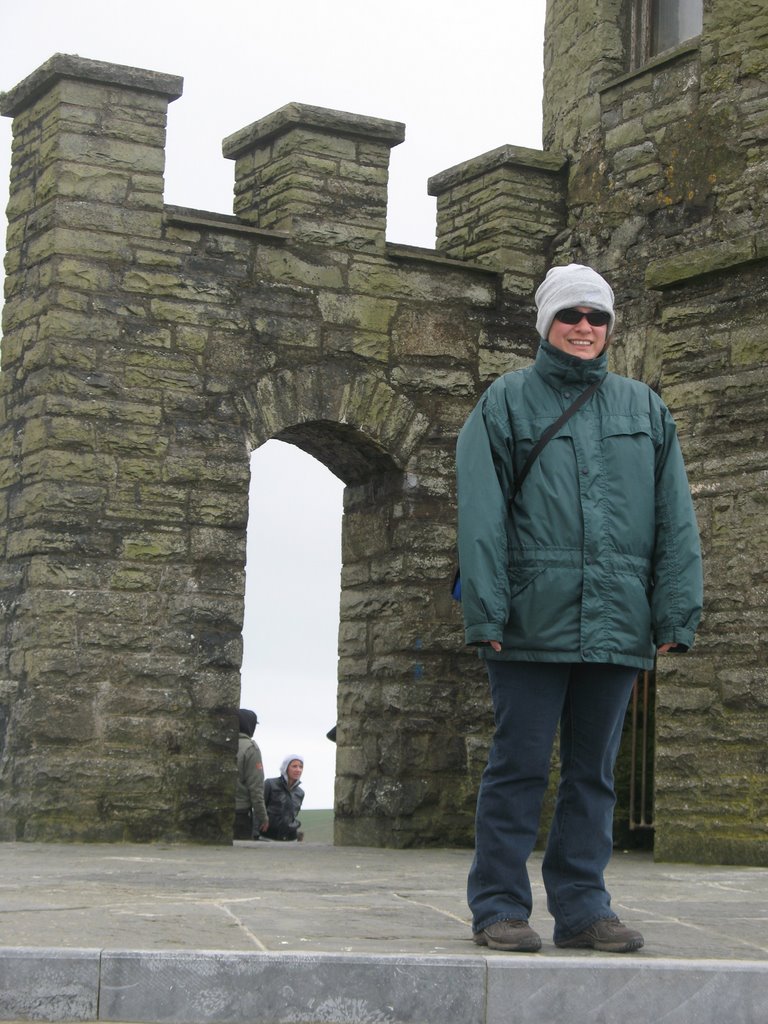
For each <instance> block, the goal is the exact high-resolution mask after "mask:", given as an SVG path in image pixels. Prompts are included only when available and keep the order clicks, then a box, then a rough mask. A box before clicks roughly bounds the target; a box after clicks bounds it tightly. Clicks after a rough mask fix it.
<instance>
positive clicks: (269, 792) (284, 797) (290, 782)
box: [264, 754, 304, 841]
mask: <svg viewBox="0 0 768 1024" xmlns="http://www.w3.org/2000/svg"><path fill="white" fill-rule="evenodd" d="M303 771H304V758H303V757H299V755H298V754H289V755H288V757H286V758H285V759H284V760H283V763H282V764H281V765H280V775H279V776H278V777H277V778H275V779H267V781H266V782H265V783H264V802H265V803H266V805H267V817H268V818H269V828H268V829H267V831H266V832H265V833H264V835H265V837H266V838H267V839H281V840H294V839H298V840H299V841H300V840H302V839H303V838H304V833H303V832H300V831H299V829H300V827H301V822H300V821H299V820H298V817H297V815H298V813H299V811H300V810H301V805H302V802H303V800H304V790H303V789H302V788H301V786H300V785H299V779H300V778H301V775H302V772H303Z"/></svg>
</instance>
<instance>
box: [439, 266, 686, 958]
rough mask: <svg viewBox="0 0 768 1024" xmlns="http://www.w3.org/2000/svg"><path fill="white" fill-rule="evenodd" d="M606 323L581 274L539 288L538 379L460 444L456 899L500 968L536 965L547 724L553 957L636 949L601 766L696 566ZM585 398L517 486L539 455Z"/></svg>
mask: <svg viewBox="0 0 768 1024" xmlns="http://www.w3.org/2000/svg"><path fill="white" fill-rule="evenodd" d="M613 304H614V297H613V291H612V290H611V288H610V286H609V285H608V283H607V282H606V281H605V280H604V279H603V278H602V277H601V276H600V275H599V274H598V273H596V272H595V271H594V270H592V269H591V268H589V267H585V266H581V265H579V264H571V265H570V266H567V267H556V268H554V269H552V270H550V271H549V273H548V274H547V276H546V278H545V280H544V282H543V283H542V284H541V286H540V287H539V289H538V290H537V292H536V306H537V310H538V316H537V321H536V326H537V328H538V331H539V336H540V338H541V342H540V346H539V350H538V353H537V356H536V360H535V362H534V364H533V365H532V366H530V367H527V368H526V369H524V370H519V371H516V372H513V373H507V374H504V375H503V376H502V377H500V378H499V379H498V380H496V381H495V382H494V383H493V384H492V385H491V386H490V387H489V388H488V390H487V391H486V393H485V394H484V395H483V397H482V399H481V400H480V402H479V403H478V405H477V406H476V408H475V409H474V411H473V412H472V413H471V415H470V416H469V418H468V420H467V422H466V424H465V425H464V427H463V429H462V431H461V433H460V435H459V441H458V447H457V471H458V504H459V561H460V564H461V587H462V607H463V612H464V623H465V639H466V642H467V643H468V644H471V645H475V646H477V647H478V649H479V653H480V655H481V657H483V658H485V659H486V661H487V670H488V676H489V679H490V687H491V696H492V700H493V706H494V715H495V723H496V730H495V734H494V738H493V744H492V747H491V751H490V754H489V759H488V765H487V767H486V769H485V772H484V773H483V778H482V782H481V786H480V793H479V796H478V804H477V820H476V847H475V858H474V861H473V864H472V868H471V871H470V875H469V882H468V898H469V905H470V908H471V910H472V914H473V931H474V939H475V941H476V942H477V943H479V944H481V945H488V946H490V947H492V948H494V949H504V950H510V951H519V952H535V951H536V950H538V949H539V948H540V947H541V939H540V937H539V936H538V935H537V934H536V932H535V931H534V930H533V929H532V928H531V927H530V926H529V924H528V918H529V915H530V913H531V906H532V900H531V887H530V882H529V879H528V873H527V868H526V862H527V860H528V857H529V855H530V853H531V852H532V850H533V848H534V844H535V842H536V836H537V831H538V825H539V817H540V813H541V805H542V800H543V797H544V793H545V791H546V787H547V780H548V775H549V766H550V756H551V750H552V744H553V741H554V736H555V732H556V729H557V727H558V725H559V726H560V782H559V788H558V793H557V801H556V807H555V812H554V816H553V821H552V825H551V829H550V832H549V837H548V842H547V846H546V851H545V855H544V860H543V865H542V873H543V878H544V885H545V888H546V892H547V906H548V909H549V912H550V913H551V914H552V916H553V918H554V921H555V925H554V941H555V945H557V946H561V947H587V948H593V949H597V950H601V951H603V952H631V951H634V950H637V949H639V948H640V947H641V946H642V945H643V937H642V935H641V934H640V933H639V932H637V931H635V930H633V929H631V928H627V927H626V926H625V925H623V924H622V923H621V921H620V920H619V919H618V918H617V916H616V915H615V914H614V913H613V911H612V910H611V903H610V895H609V893H608V891H607V890H606V888H605V882H604V879H603V871H604V869H605V867H606V865H607V863H608V861H609V859H610V856H611V849H612V824H613V806H614V803H615V794H614V788H613V767H614V763H615V760H616V755H617V752H618V748H619V742H620V739H621V732H622V725H623V721H624V716H625V712H626V708H627V703H628V701H629V697H630V694H631V690H632V684H633V682H634V679H635V677H636V675H637V672H638V670H640V669H650V668H652V667H653V664H654V658H655V654H656V652H657V651H658V652H660V653H666V652H667V651H677V652H682V651H686V650H688V648H689V647H690V646H691V645H692V643H693V639H694V632H695V630H696V627H697V624H698V621H699V616H700V613H701V604H702V577H701V554H700V548H699V537H698V531H697V527H696V519H695V516H694V512H693V505H692V501H691V496H690V490H689V487H688V482H687V478H686V474H685V468H684V465H683V460H682V455H681V452H680V446H679V444H678V440H677V433H676V429H675V424H674V421H673V420H672V417H671V415H670V413H669V411H668V410H667V408H666V406H665V405H664V403H663V402H662V401H661V400H660V399H659V397H658V396H657V395H656V394H655V393H654V392H653V391H651V389H650V388H648V387H647V386H646V385H645V384H643V383H640V382H639V381H635V380H630V379H628V378H626V377H621V376H618V375H616V374H613V373H608V372H607V356H606V351H605V350H606V346H607V344H608V340H609V338H610V335H611V332H612V330H613V327H614V323H615V314H614V308H613ZM588 389H590V390H589V394H588V395H584V392H587V390H588ZM582 395H584V397H585V398H586V399H587V400H586V401H585V402H584V404H583V405H582V406H581V407H579V408H577V409H575V410H570V417H569V418H567V420H566V421H565V422H564V423H562V425H561V426H560V427H559V429H558V430H557V432H556V433H555V434H554V435H553V436H552V437H551V439H550V440H549V441H548V442H546V444H545V445H544V446H543V447H541V448H540V449H539V450H538V452H537V455H536V456H534V461H532V462H530V463H529V465H528V466H527V467H526V471H525V472H526V473H527V475H525V474H523V467H524V466H525V463H526V460H527V458H528V456H529V455H530V454H531V452H532V449H533V448H534V446H535V444H536V442H537V440H538V439H539V438H540V437H541V435H542V434H543V433H544V431H545V430H546V428H547V427H549V426H551V425H552V423H553V422H554V421H556V420H558V418H559V417H560V416H561V415H562V414H563V413H565V412H566V410H569V407H571V406H572V405H573V403H574V401H575V400H577V399H579V398H580V396H582ZM522 475H525V479H524V480H522ZM516 484H519V485H520V488H519V491H517V490H516Z"/></svg>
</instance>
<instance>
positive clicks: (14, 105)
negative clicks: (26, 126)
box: [0, 53, 184, 117]
mask: <svg viewBox="0 0 768 1024" xmlns="http://www.w3.org/2000/svg"><path fill="white" fill-rule="evenodd" d="M62 78H71V79H77V80H79V81H86V82H87V81H90V82H100V83H102V84H105V85H117V86H122V87H123V88H125V89H137V90H139V91H140V92H151V93H156V94H158V95H161V96H167V97H168V100H169V102H170V101H173V100H175V99H178V97H179V96H181V93H182V89H183V84H184V79H183V78H180V77H179V76H178V75H166V74H161V73H159V72H157V71H145V70H144V69H143V68H132V67H128V66H126V65H123V64H110V63H109V62H107V61H101V60H88V59H87V58H85V57H77V56H75V55H72V54H67V53H55V54H54V55H53V56H52V57H51V58H50V59H49V60H47V61H46V62H45V63H44V64H41V65H40V67H39V68H37V70H35V71H33V72H32V74H31V75H28V76H27V78H25V79H24V80H23V81H21V82H19V84H18V85H17V86H15V87H14V88H13V89H11V90H9V91H8V92H5V93H0V114H3V115H4V116H5V117H15V116H16V115H17V114H20V113H21V112H22V111H23V110H26V108H27V107H28V106H30V104H31V103H33V102H34V101H35V100H36V99H38V98H39V97H40V96H42V95H43V94H44V93H46V92H47V91H48V90H49V89H50V88H51V87H52V86H53V85H55V84H56V82H58V81H60V80H61V79H62Z"/></svg>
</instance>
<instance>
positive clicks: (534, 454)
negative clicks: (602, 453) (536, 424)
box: [509, 380, 600, 508]
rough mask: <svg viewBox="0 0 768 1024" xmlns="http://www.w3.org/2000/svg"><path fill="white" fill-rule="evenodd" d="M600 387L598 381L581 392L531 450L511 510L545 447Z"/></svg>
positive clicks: (517, 485)
mask: <svg viewBox="0 0 768 1024" xmlns="http://www.w3.org/2000/svg"><path fill="white" fill-rule="evenodd" d="M599 387H600V381H599V380H596V381H594V382H593V383H592V384H590V385H589V387H588V388H585V390H584V391H582V392H581V394H580V395H579V397H578V398H577V399H576V401H575V402H573V403H572V404H571V405H569V406H568V408H567V409H566V410H565V412H563V413H561V414H560V416H558V417H557V419H556V420H555V422H554V423H550V425H549V426H548V427H547V429H546V430H545V431H544V433H543V434H542V435H541V437H540V438H539V440H538V441H537V442H536V444H535V445H534V446H533V448H531V450H530V452H529V453H528V458H527V459H526V460H525V462H524V463H523V468H522V469H521V470H520V473H519V475H518V477H517V479H516V480H515V485H514V487H513V488H512V494H511V495H510V499H509V507H510V508H511V507H512V503H513V502H514V500H515V498H516V497H517V494H518V491H519V490H520V488H521V487H522V486H523V480H525V478H526V477H527V476H528V472H529V470H530V468H531V466H532V465H533V464H534V462H535V461H536V459H538V457H539V455H541V452H542V449H543V448H544V446H545V445H546V444H547V442H548V441H551V440H552V438H553V437H554V436H555V434H556V433H557V432H558V430H559V429H560V428H561V427H562V426H563V424H564V423H566V422H567V421H568V420H569V419H570V418H571V416H573V414H574V413H575V412H578V411H579V409H580V408H581V407H582V405H584V403H585V402H588V401H589V399H590V398H591V397H592V395H593V394H594V393H595V392H596V391H597V389H598V388H599Z"/></svg>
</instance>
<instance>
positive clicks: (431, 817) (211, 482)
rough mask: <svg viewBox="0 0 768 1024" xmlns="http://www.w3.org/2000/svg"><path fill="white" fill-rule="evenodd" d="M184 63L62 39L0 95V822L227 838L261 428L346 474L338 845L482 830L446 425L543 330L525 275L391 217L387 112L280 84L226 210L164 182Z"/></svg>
mask: <svg viewBox="0 0 768 1024" xmlns="http://www.w3.org/2000/svg"><path fill="white" fill-rule="evenodd" d="M180 91H181V82H180V80H179V79H176V78H173V77H171V76H166V75H157V74H153V73H150V72H142V71H139V70H137V69H130V68H122V67H116V66H112V65H104V64H101V63H99V62H93V61H85V60H80V59H77V58H70V57H63V56H58V57H55V58H53V59H52V60H51V61H49V62H48V64H47V65H45V66H44V67H43V68H41V69H40V70H39V71H38V72H36V73H35V74H33V75H32V76H31V77H30V78H29V79H28V80H26V81H25V82H24V83H22V84H21V85H20V86H18V87H17V88H16V89H14V90H13V91H12V92H10V93H8V94H6V95H5V96H4V97H3V101H2V102H3V111H4V112H5V113H6V114H8V115H12V116H13V117H14V137H15V141H14V156H13V172H12V174H13V181H12V186H11V188H12V191H11V202H10V206H9V233H8V253H9V255H8V264H7V267H8V278H7V300H6V306H5V312H4V340H3V375H2V382H3V392H2V401H3V424H4V427H3V434H2V476H1V477H0V485H1V486H2V495H3V505H2V508H3V515H2V520H1V521H0V525H1V526H2V543H3V550H4V554H5V557H4V560H3V563H2V564H3V578H2V595H3V603H2V609H3V629H4V638H5V643H4V646H3V662H2V665H3V668H2V683H0V695H1V697H2V699H1V700H0V704H2V707H3V721H4V723H5V735H4V743H3V754H2V781H3V790H2V835H3V836H4V838H6V839H14V838H16V839H27V840H51V839H89V840H90V839H95V840H122V839H130V840H148V839H159V838H170V839H178V838H191V839H196V840H201V841H228V840H229V836H230V828H231V821H230V819H231V807H232V795H233V784H234V751H235V745H236V734H237V732H236V715H235V709H236V708H237V706H238V703H239V699H238V698H239V666H240V657H241V632H240V631H241V626H242V612H243V585H244V577H243V564H244V559H245V531H246V524H247V512H248V509H247V499H248V476H249V468H248V466H249V453H250V451H251V450H253V448H255V447H257V446H258V445H259V444H261V443H263V442H264V441H265V440H267V439H269V438H272V437H278V438H281V439H283V440H286V441H289V442H292V443H294V444H297V445H299V446H300V447H302V448H303V449H304V450H306V451H307V452H309V453H310V454H312V455H314V456H316V457H317V458H319V459H320V460H321V461H322V462H324V463H325V464H326V465H327V466H328V467H329V468H330V469H332V470H333V472H335V473H336V474H337V475H338V476H340V477H341V478H342V479H343V480H344V481H345V483H346V484H347V489H346V497H345V512H344V525H343V563H344V566H343V575H342V587H343V594H342V602H341V630H340V643H339V654H340V661H339V695H338V706H339V729H338V766H337V776H338V778H337V791H336V819H337V826H336V827H337V838H338V841H340V842H357V843H374V844H376V843H378V844H385V843H394V844H398V845H405V844H409V843H414V842H438V841H440V842H469V841H470V840H471V832H472V816H473V806H474V790H475V787H476V782H477V776H478V773H479V770H480V764H481V759H482V756H483V755H482V752H483V751H484V747H485V742H486V739H487V731H488V721H487V719H488V710H487V703H486V695H485V687H484V685H483V682H482V677H481V673H480V671H479V666H477V665H476V664H475V662H474V661H473V660H472V659H471V658H468V657H467V656H466V655H465V654H464V653H463V651H462V648H461V629H460V623H459V614H458V610H457V609H456V608H455V607H454V606H453V603H452V602H451V600H450V597H449V593H448V581H449V579H450V577H451V574H452V570H453V559H454V521H453V520H454V510H453V472H454V471H453V447H454V444H455V437H456V433H457V431H458V428H459V426H460V424H461V422H462V421H463V419H464V418H465V416H466V415H467V413H468V411H469V409H470V408H471V406H472V404H473V403H474V401H475V399H476V396H477V394H478V393H479V391H480V390H481V388H482V387H483V385H484V384H485V383H486V382H487V380H488V379H490V377H491V376H493V375H494V374H495V373H496V372H498V370H499V369H500V368H501V367H502V365H504V364H505V363H506V362H507V361H508V360H509V359H510V358H514V357H515V355H516V356H517V358H519V359H528V358H530V354H531V351H532V338H531V331H530V326H529V324H530V318H529V314H528V310H527V307H526V303H524V302H523V301H522V300H521V298H520V296H519V295H517V294H515V293H512V292H510V291H509V290H503V289H502V277H501V274H500V273H499V271H498V270H497V269H493V268H489V267H487V266H481V265H478V264H472V263H460V262H457V261H455V260H449V259H443V258H441V257H439V256H437V255H436V254H435V253H433V252H431V251H425V250H416V249H411V248H408V247H403V246H392V245H387V244H386V242H385V238H384V230H385V214H386V183H387V165H388V156H389V149H390V148H391V146H392V145H395V144H397V143H398V142H399V141H400V140H401V139H402V137H403V126H402V125H400V124H396V123H392V122H384V121H379V120H376V119H369V118H364V117H359V116H356V115H350V114H344V113H339V112H334V111H327V110H319V109H317V108H314V107H305V106H302V105H296V104H292V105H290V106H288V107H286V108H284V109H283V110H281V111H278V112H277V113H276V114H274V115H271V116H270V117H268V118H265V119H264V120H263V121H261V122H258V123H257V124H255V125H251V126H249V127H248V128H246V129H244V130H243V131H242V132H238V133H237V134H236V135H234V136H232V137H231V138H229V139H227V140H226V141H225V145H224V152H225V154H226V155H227V156H228V157H229V158H231V159H233V160H234V161H235V175H236V184H235V196H236V209H237V216H231V217H229V216H221V215H213V214H209V213H202V212H200V211H189V210H180V209H175V208H169V207H165V206H164V205H163V202H162V169H163V145H164V127H165V110H166V105H167V103H168V101H169V100H172V99H173V98H174V97H175V96H177V95H178V94H179V93H180ZM526 301H527V297H526Z"/></svg>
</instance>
